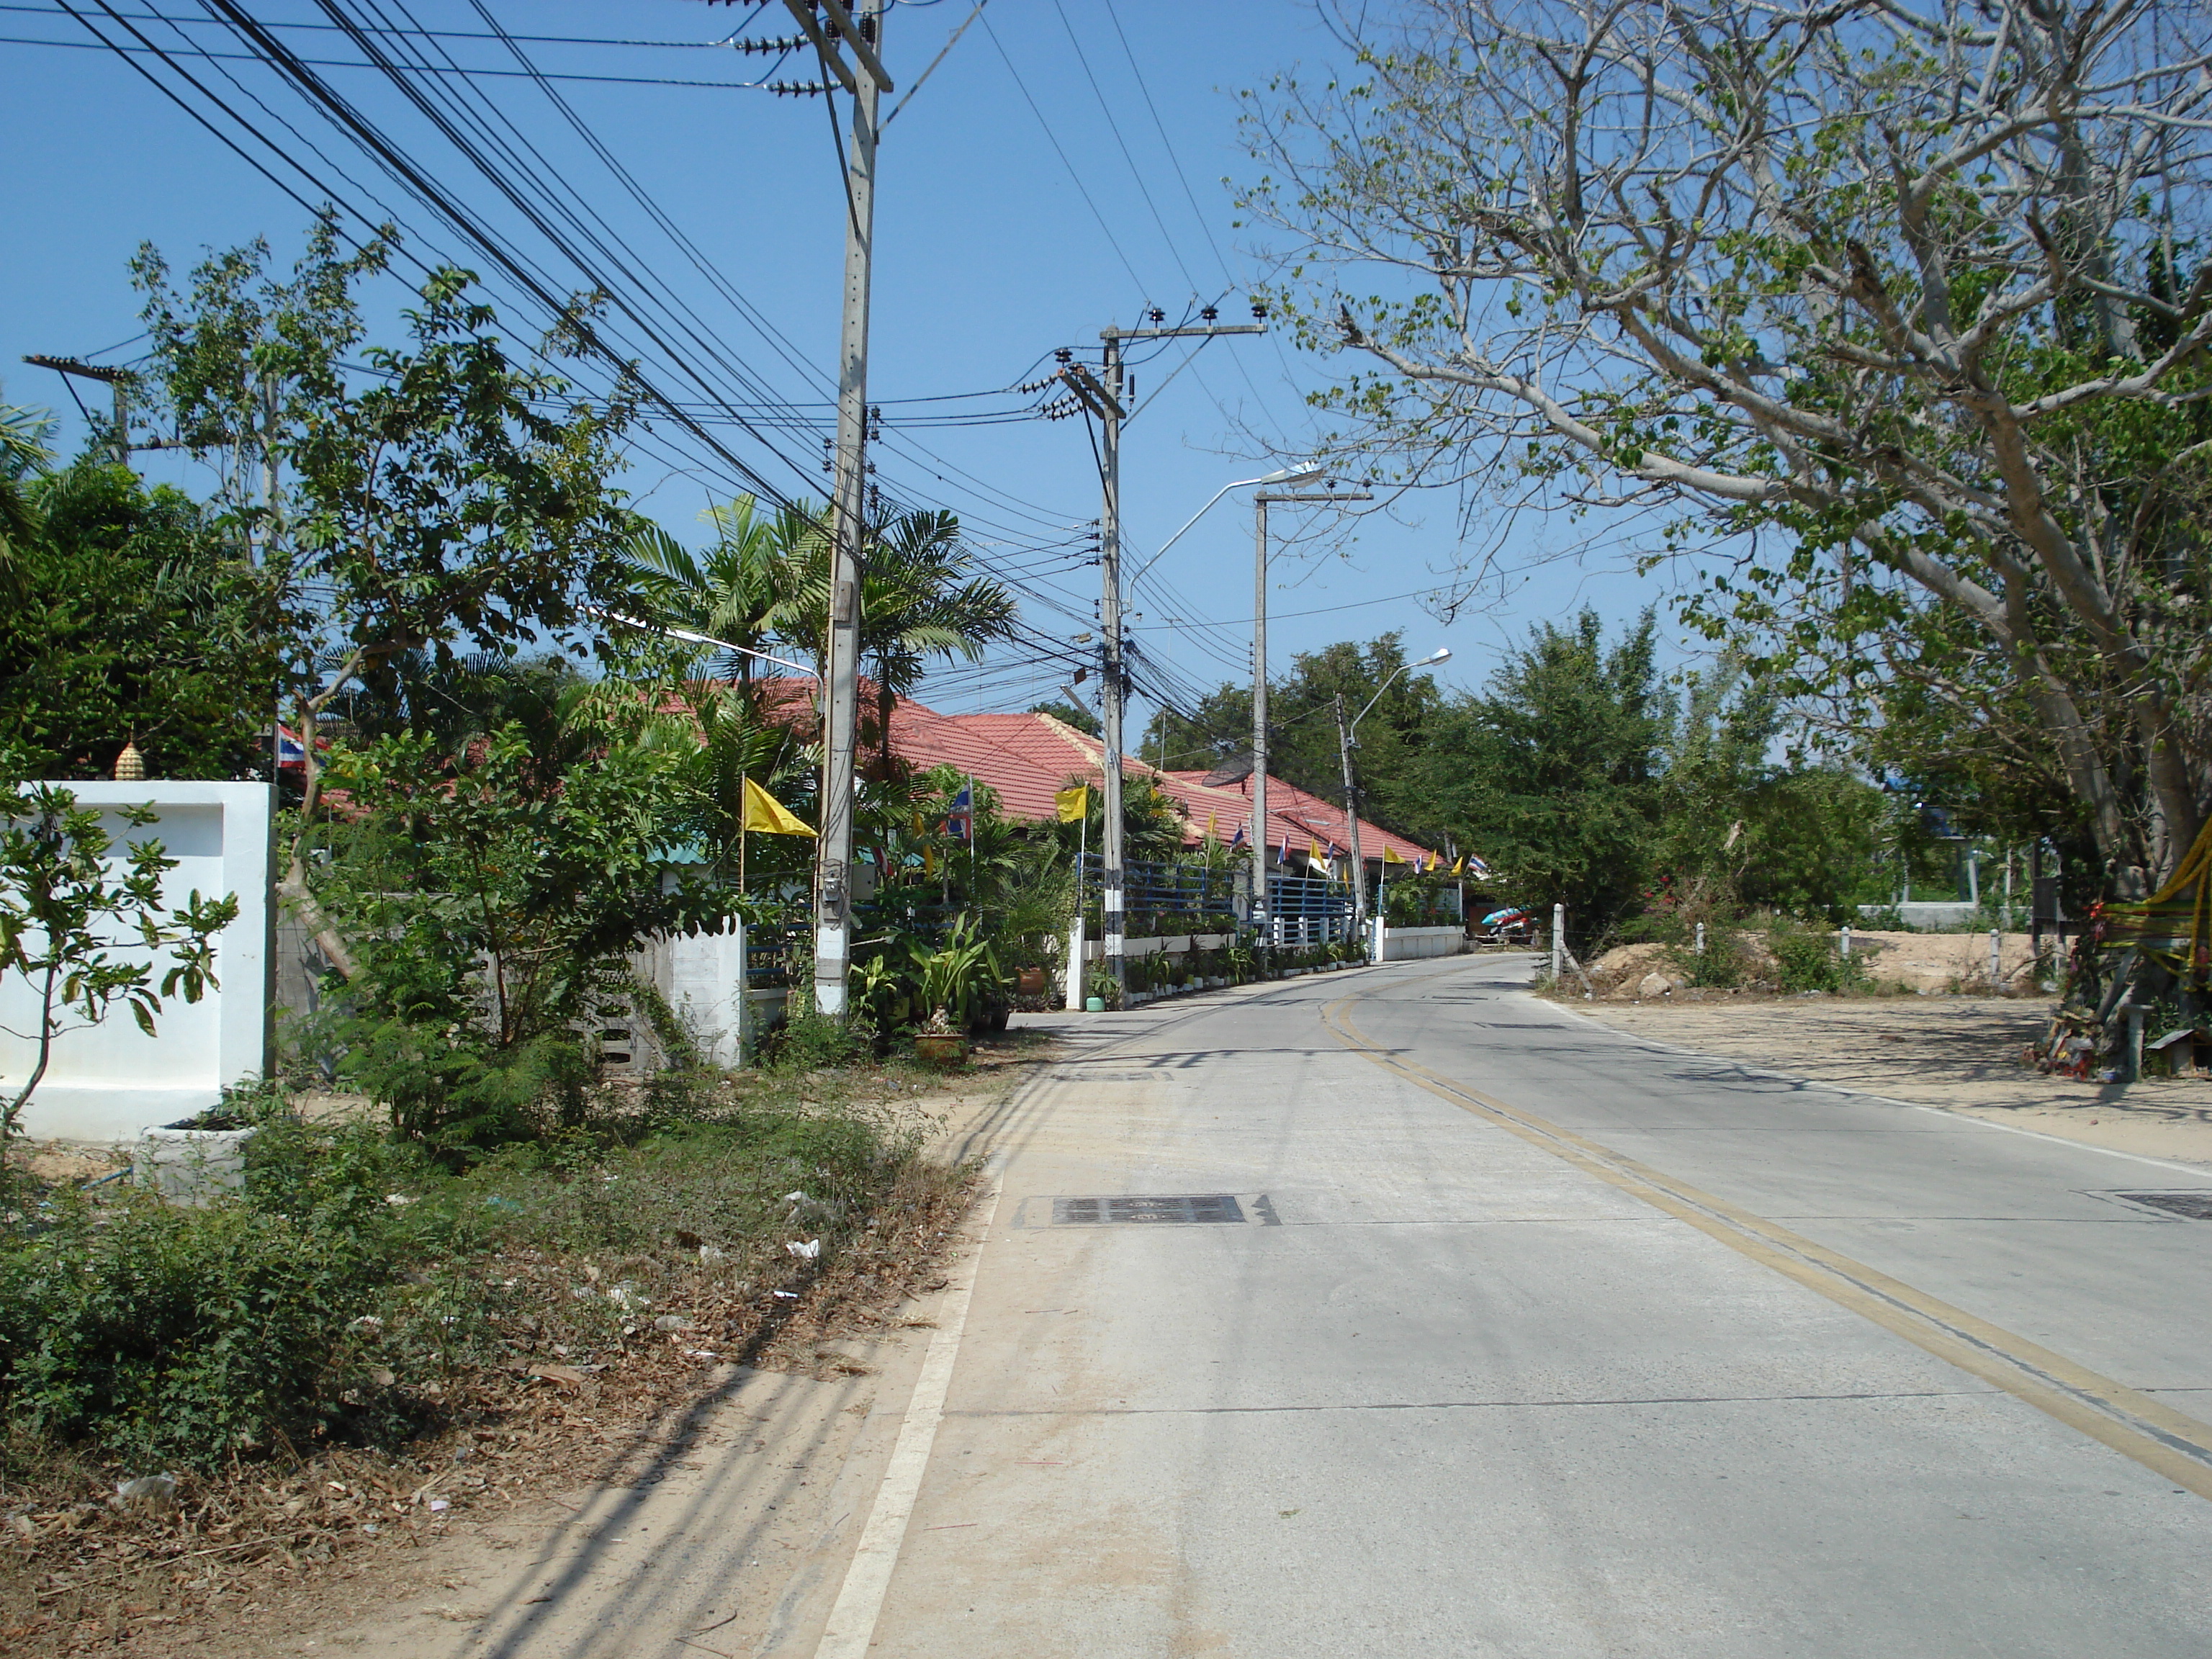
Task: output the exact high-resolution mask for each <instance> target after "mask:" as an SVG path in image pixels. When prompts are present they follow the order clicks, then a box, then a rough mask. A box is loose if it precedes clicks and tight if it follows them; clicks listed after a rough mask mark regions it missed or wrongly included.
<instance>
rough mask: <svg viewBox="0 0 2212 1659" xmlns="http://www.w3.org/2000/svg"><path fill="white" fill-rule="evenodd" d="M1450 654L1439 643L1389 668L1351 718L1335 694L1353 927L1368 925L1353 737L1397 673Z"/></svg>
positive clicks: (1341, 700)
mask: <svg viewBox="0 0 2212 1659" xmlns="http://www.w3.org/2000/svg"><path fill="white" fill-rule="evenodd" d="M1450 655H1451V647H1449V646H1448V645H1442V646H1438V647H1437V648H1436V649H1435V650H1434V651H1432V652H1431V653H1429V654H1428V655H1427V656H1425V657H1424V658H1422V659H1420V660H1419V662H1401V663H1400V664H1399V665H1397V666H1396V667H1395V668H1394V669H1392V670H1391V671H1390V675H1389V678H1387V679H1385V680H1384V681H1383V684H1380V685H1378V686H1376V688H1375V695H1374V696H1371V697H1370V698H1368V700H1367V707H1366V708H1363V709H1361V710H1360V711H1359V712H1358V714H1354V715H1353V716H1352V718H1351V719H1350V720H1346V719H1345V718H1344V693H1342V692H1341V691H1340V692H1338V693H1337V694H1336V745H1337V752H1338V753H1339V754H1340V756H1342V757H1343V759H1344V823H1345V828H1346V831H1347V833H1348V834H1349V836H1350V837H1351V840H1352V926H1353V927H1363V928H1364V927H1366V925H1367V864H1366V860H1364V859H1363V858H1361V857H1360V854H1359V805H1358V796H1357V795H1356V794H1355V793H1354V792H1353V790H1352V734H1353V733H1354V732H1357V731H1358V730H1359V722H1360V721H1362V720H1365V719H1366V718H1367V716H1368V715H1369V714H1371V713H1372V712H1373V711H1374V708H1375V705H1376V703H1378V702H1382V701H1383V693H1384V692H1385V691H1388V690H1389V689H1390V688H1391V687H1392V686H1393V685H1395V684H1397V680H1398V676H1399V675H1401V674H1402V673H1404V672H1405V671H1407V669H1410V668H1428V667H1431V666H1433V665H1436V664H1437V663H1440V662H1443V661H1444V660H1445V659H1447V658H1449V656H1450Z"/></svg>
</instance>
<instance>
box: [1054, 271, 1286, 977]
mask: <svg viewBox="0 0 2212 1659" xmlns="http://www.w3.org/2000/svg"><path fill="white" fill-rule="evenodd" d="M1199 314H1200V318H1201V319H1202V321H1201V324H1200V326H1197V327H1194V328H1168V327H1165V326H1163V324H1164V320H1165V319H1164V314H1163V313H1160V312H1159V311H1158V310H1155V311H1153V312H1152V313H1151V323H1150V325H1148V326H1146V327H1142V328H1103V329H1101V330H1099V331H1098V338H1099V340H1100V341H1101V343H1103V347H1104V350H1103V356H1102V362H1101V364H1100V370H1099V373H1098V374H1096V375H1094V374H1091V370H1090V369H1089V368H1087V367H1086V366H1085V365H1084V364H1082V363H1078V362H1067V363H1064V364H1062V365H1061V368H1060V379H1061V380H1065V381H1066V384H1067V386H1068V389H1069V390H1070V391H1072V392H1074V393H1075V395H1076V397H1077V398H1079V399H1080V400H1081V401H1082V403H1083V404H1084V406H1085V408H1086V409H1088V410H1090V411H1091V413H1092V414H1093V415H1095V416H1097V417H1098V422H1099V426H1100V437H1099V443H1098V471H1099V483H1100V487H1101V489H1102V491H1103V495H1104V498H1105V505H1104V507H1103V508H1102V510H1101V512H1100V514H1099V526H1098V564H1099V574H1100V583H1101V589H1102V592H1101V594H1100V599H1099V605H1098V625H1099V632H1100V634H1101V635H1102V636H1103V639H1104V641H1105V644H1104V652H1103V655H1104V660H1105V669H1106V673H1105V684H1104V685H1103V687H1102V688H1101V690H1100V702H1101V705H1102V707H1101V709H1100V720H1099V724H1100V726H1102V727H1103V732H1102V734H1101V735H1102V742H1103V748H1104V750H1105V753H1104V754H1103V756H1102V757H1101V765H1100V768H1099V770H1100V772H1101V774H1102V780H1101V781H1102V783H1103V788H1101V790H1100V791H1099V794H1100V798H1101V799H1100V805H1102V806H1103V809H1104V811H1105V815H1106V833H1105V835H1104V836H1103V837H1102V838H1101V842H1100V846H1099V849H1098V851H1099V862H1100V865H1101V866H1102V867H1101V869H1100V871H1099V881H1098V921H1099V945H1100V949H1101V951H1102V953H1103V956H1104V957H1105V959H1106V971H1107V972H1108V973H1109V974H1111V975H1113V976H1114V983H1115V985H1116V986H1118V987H1123V988H1125V989H1126V988H1127V985H1128V979H1129V975H1128V963H1127V957H1125V956H1124V954H1123V951H1122V942H1123V934H1122V920H1123V915H1124V910H1123V900H1124V896H1125V894H1126V892H1127V872H1128V861H1127V851H1126V838H1125V836H1124V835H1123V825H1122V822H1121V714H1122V708H1123V706H1124V705H1125V703H1126V702H1127V698H1128V690H1129V684H1128V670H1127V665H1126V661H1125V653H1124V652H1123V649H1122V642H1121V425H1122V422H1125V421H1127V419H1128V418H1129V415H1130V413H1131V412H1132V411H1131V410H1129V409H1128V408H1127V406H1126V405H1127V404H1128V403H1133V401H1134V384H1133V381H1131V380H1129V379H1128V377H1127V376H1126V375H1125V374H1123V372H1122V366H1121V347H1122V343H1123V342H1124V341H1126V340H1182V339H1210V338H1212V337H1213V336H1215V335H1218V334H1265V333H1266V332H1267V323H1266V322H1265V321H1264V320H1260V319H1265V318H1266V316H1267V307H1265V306H1264V305H1263V304H1261V302H1260V301H1257V300H1255V301H1253V302H1252V315H1253V317H1254V318H1255V320H1254V321H1252V322H1249V323H1223V322H1221V321H1219V320H1218V313H1216V312H1215V310H1214V308H1213V307H1212V306H1208V307H1206V309H1205V310H1204V311H1202V312H1201V313H1199Z"/></svg>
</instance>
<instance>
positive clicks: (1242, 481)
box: [1129, 478, 1267, 592]
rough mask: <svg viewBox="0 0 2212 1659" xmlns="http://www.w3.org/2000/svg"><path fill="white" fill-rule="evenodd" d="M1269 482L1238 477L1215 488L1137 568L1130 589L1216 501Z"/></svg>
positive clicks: (1132, 590)
mask: <svg viewBox="0 0 2212 1659" xmlns="http://www.w3.org/2000/svg"><path fill="white" fill-rule="evenodd" d="M1256 483H1267V479H1265V478H1238V479H1237V480H1236V481H1235V482H1233V483H1225V484H1224V485H1222V486H1221V488H1220V489H1217V490H1215V491H1214V492H1213V494H1212V495H1210V496H1208V497H1207V498H1206V505H1205V506H1204V507H1200V508H1199V509H1198V511H1197V512H1195V513H1192V514H1191V515H1190V517H1188V519H1185V520H1183V522H1182V530H1178V531H1176V533H1175V534H1174V535H1172V536H1170V537H1169V538H1167V540H1165V541H1164V542H1162V543H1161V544H1160V545H1159V550H1158V552H1156V553H1154V554H1153V555H1152V557H1151V558H1149V559H1146V561H1145V562H1144V563H1143V564H1141V565H1139V567H1138V568H1137V574H1135V575H1133V576H1132V577H1130V578H1129V587H1130V591H1131V592H1134V591H1135V590H1136V586H1137V584H1138V583H1139V582H1140V581H1142V580H1144V579H1145V573H1146V571H1148V570H1150V569H1151V568H1152V567H1153V566H1154V565H1156V564H1158V562H1160V561H1161V560H1162V559H1164V558H1165V557H1166V556H1167V551H1168V549H1170V548H1171V547H1173V546H1174V545H1175V544H1176V543H1177V542H1179V541H1181V540H1182V537H1183V531H1184V530H1188V529H1189V528H1190V527H1191V526H1193V525H1194V524H1196V523H1197V522H1198V521H1199V520H1200V519H1202V518H1204V517H1205V516H1206V514H1207V513H1210V512H1212V510H1213V504H1214V503H1215V502H1216V501H1219V500H1220V499H1221V498H1222V497H1223V496H1224V495H1227V494H1228V493H1229V492H1230V491H1231V490H1232V489H1243V488H1245V486H1247V485H1248V484H1256Z"/></svg>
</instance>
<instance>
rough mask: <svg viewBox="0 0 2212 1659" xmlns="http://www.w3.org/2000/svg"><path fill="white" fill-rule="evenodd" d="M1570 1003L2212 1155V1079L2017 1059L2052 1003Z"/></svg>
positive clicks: (2153, 1152) (1763, 1057)
mask: <svg viewBox="0 0 2212 1659" xmlns="http://www.w3.org/2000/svg"><path fill="white" fill-rule="evenodd" d="M1983 948H1984V951H1986V950H1987V948H1988V947H1987V944H1986V942H1984V947H1983ZM1563 1006H1567V1007H1571V1008H1573V1009H1575V1010H1576V1011H1577V1012H1580V1013H1583V1014H1585V1015H1588V1016H1589V1017H1590V1018H1595V1019H1598V1020H1601V1021H1602V1022H1603V1023H1604V1024H1607V1025H1610V1026H1613V1027H1614V1028H1615V1029H1617V1030H1623V1031H1628V1032H1632V1033H1633V1034H1635V1035H1636V1036H1640V1037H1645V1038H1649V1039H1650V1041H1652V1042H1663V1043H1668V1044H1672V1045H1673V1046H1674V1047H1676V1048H1687V1049H1690V1050H1692V1051H1693V1052H1695V1053H1698V1054H1711V1055H1713V1056H1715V1057H1716V1058H1718V1059H1723V1060H1743V1061H1746V1062H1747V1063H1749V1064H1751V1065H1754V1066H1763V1067H1766V1068H1769V1069H1771V1070H1774V1071H1778V1072H1784V1073H1788V1074H1789V1075H1790V1076H1791V1077H1796V1078H1803V1079H1807V1080H1808V1081H1810V1082H1816V1083H1830V1084H1834V1085H1838V1086H1839V1087H1842V1088H1846V1089H1856V1090H1860V1091H1863V1092H1865V1093H1868V1094H1874V1095H1882V1096H1885V1097H1888V1098H1889V1099H1892V1100H1903V1101H1909V1102H1911V1103H1913V1104H1915V1105H1920V1106H1937V1107H1941V1108H1942V1109H1944V1110H1945V1111H1950V1112H1963V1113H1965V1114H1966V1115H1968V1116H1970V1117H1982V1118H1988V1119H1990V1120H1991V1121H1995V1122H1999V1123H2009V1124H2012V1125H2014V1126H2015V1127H2019V1128H2022V1129H2033V1130H2034V1131H2035V1132H2036V1133H2039V1134H2047V1135H2057V1136H2058V1137H2059V1138H2061V1139H2066V1140H2079V1141H2083V1142H2086V1143H2087V1144H2088V1145H2090V1146H2105V1147H2109V1148H2111V1149H2112V1150H2113V1151H2115V1152H2135V1153H2138V1154H2140V1155H2142V1156H2144V1157H2148V1158H2172V1159H2176V1160H2179V1161H2181V1162H2185V1163H2192V1164H2207V1165H2212V1081H2208V1080H2206V1079H2199V1078H2151V1079H2145V1080H2143V1081H2142V1082H2140V1083H2136V1084H2131V1085H2126V1086H2124V1087H2123V1086H2120V1085H2109V1084H2098V1083H2087V1082H2082V1083H2076V1082H2072V1081H2069V1080H2068V1079H2063V1078H2054V1077H2045V1076H2043V1075H2042V1074H2040V1073H2038V1072H2036V1071H2034V1070H2033V1068H2032V1067H2029V1066H2024V1065H2022V1064H2021V1058H2020V1055H2021V1046H2022V1045H2023V1044H2025V1043H2027V1042H2032V1041H2033V1040H2034V1039H2035V1038H2037V1037H2039V1036H2041V1035H2042V1033H2043V1031H2044V1029H2045V1025H2046V1024H2047V1022H2048V1021H2049V1019H2050V1018H2051V1007H2052V1004H2051V1002H2050V1001H2049V1000H2031V999H2027V998H2010V997H1938V996H1921V997H1881V998H1869V999H1866V1000H1859V999H1856V998H1854V999H1838V998H1832V997H1790V998H1779V999H1775V1000H1751V999H1748V998H1743V997H1731V998H1728V999H1727V1000H1723V1001H1710V1002H1674V1001H1671V1000H1669V1001H1649V1002H1638V1003H1620V1002H1609V1001H1596V1002H1580V1001H1577V1002H1568V1003H1564V1004H1563Z"/></svg>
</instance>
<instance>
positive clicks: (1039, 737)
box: [755, 678, 1437, 865]
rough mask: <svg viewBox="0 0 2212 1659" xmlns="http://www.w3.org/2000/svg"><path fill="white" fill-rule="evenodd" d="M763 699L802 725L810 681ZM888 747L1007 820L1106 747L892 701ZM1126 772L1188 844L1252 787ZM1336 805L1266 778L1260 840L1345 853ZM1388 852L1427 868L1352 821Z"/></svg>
mask: <svg viewBox="0 0 2212 1659" xmlns="http://www.w3.org/2000/svg"><path fill="white" fill-rule="evenodd" d="M755 684H757V686H758V687H759V688H760V690H761V692H762V695H763V702H764V703H765V705H766V706H767V707H769V708H778V709H788V710H789V711H790V712H791V714H793V716H797V717H800V718H805V719H810V720H811V711H812V702H813V698H814V693H815V685H816V682H815V681H813V680H811V679H796V678H792V679H775V680H766V681H757V682H755ZM860 701H861V710H862V714H863V715H864V716H868V715H871V714H872V711H873V708H874V706H875V696H874V692H873V690H872V688H868V687H863V689H862V693H861V699H860ZM891 749H892V751H893V752H894V753H896V755H897V756H898V757H899V758H900V759H902V760H903V761H905V762H906V763H908V765H909V766H912V767H915V769H927V768H929V767H933V766H950V767H952V768H954V769H957V770H958V771H961V772H965V773H968V774H969V775H973V776H974V777H975V779H976V780H977V781H980V782H983V783H987V784H988V785H989V786H990V787H992V789H993V790H994V791H995V792H996V793H997V794H998V797H999V801H1000V810H1001V811H1004V812H1006V815H1007V816H1008V817H1018V818H1044V817H1051V816H1052V813H1053V796H1054V793H1057V792H1058V791H1059V790H1060V789H1062V788H1064V787H1066V786H1067V784H1068V783H1069V782H1070V781H1072V780H1076V779H1081V780H1084V781H1089V782H1091V783H1094V784H1095V783H1097V781H1098V780H1099V779H1100V777H1101V776H1102V772H1101V768H1102V767H1103V764H1104V763H1105V757H1106V748H1105V745H1104V744H1103V743H1101V742H1100V741H1099V740H1098V739H1097V738H1093V737H1088V736H1085V734H1084V733H1083V732H1079V731H1077V730H1076V729H1075V728H1074V727H1073V726H1069V725H1067V724H1066V722H1065V721H1062V720H1055V719H1054V718H1053V717H1052V716H1051V715H1049V714H939V713H938V712H937V711H936V710H935V709H933V708H927V707H925V706H924V705H922V704H921V703H918V702H913V701H911V700H909V699H908V698H905V697H901V698H899V699H898V700H897V702H896V704H895V705H894V707H893V708H892V711H891ZM1121 769H1122V772H1123V774H1124V775H1127V776H1132V777H1134V776H1144V777H1148V778H1152V779H1155V780H1157V781H1158V785H1159V787H1160V789H1161V790H1162V791H1163V792H1164V793H1166V794H1167V795H1168V796H1169V797H1170V799H1173V800H1174V801H1175V802H1176V804H1177V805H1179V806H1181V807H1182V811H1183V817H1184V830H1183V841H1184V844H1185V845H1186V846H1190V847H1195V846H1197V845H1198V844H1199V843H1200V842H1201V841H1203V840H1205V839H1206V836H1208V835H1209V834H1211V835H1212V836H1213V837H1214V838H1215V839H1217V840H1219V841H1229V840H1231V839H1232V838H1234V836H1236V834H1237V829H1239V828H1240V827H1243V826H1247V825H1249V823H1250V820H1251V817H1252V781H1251V780H1250V779H1249V778H1246V779H1244V780H1243V781H1241V782H1237V783H1230V784H1211V785H1209V784H1207V783H1206V782H1205V781H1204V779H1205V776H1206V774H1205V773H1203V772H1163V771H1161V770H1160V769H1158V768H1157V767H1153V766H1148V765H1146V763H1144V762H1143V761H1141V760H1139V759H1137V758H1136V757H1134V756H1132V755H1124V756H1122V757H1121ZM1346 822H1347V820H1346V817H1345V811H1344V807H1343V805H1342V803H1337V804H1335V805H1331V804H1330V803H1329V802H1328V801H1327V800H1325V799H1322V798H1321V797H1320V796H1318V795H1310V794H1308V793H1306V792H1305V791H1304V790H1303V789H1300V788H1297V787H1295V786H1293V785H1291V784H1287V783H1285V782H1284V781H1282V780H1281V779H1280V778H1277V777H1273V776H1270V777H1269V778H1268V780H1267V844H1268V845H1269V846H1270V847H1280V846H1281V845H1282V844H1283V838H1284V836H1285V835H1287V836H1289V837H1290V846H1291V854H1293V855H1294V856H1296V857H1298V858H1304V857H1305V856H1306V854H1307V851H1308V848H1309V846H1312V847H1318V848H1320V849H1321V851H1322V854H1323V855H1324V856H1327V855H1328V854H1331V853H1332V852H1333V851H1334V852H1338V853H1341V852H1346V851H1349V850H1350V848H1351V844H1352V837H1351V835H1350V833H1349V831H1348V830H1347V829H1346ZM1386 847H1388V848H1389V849H1390V850H1391V851H1392V852H1394V853H1395V854H1397V856H1398V857H1399V858H1401V859H1402V860H1405V862H1406V863H1407V864H1408V865H1411V864H1413V863H1414V862H1415V861H1416V860H1427V861H1429V862H1430V863H1431V864H1433V863H1435V862H1436V860H1437V854H1435V853H1434V852H1432V851H1431V850H1430V849H1429V848H1425V847H1423V846H1421V845H1420V844H1419V842H1412V841H1408V840H1407V839H1406V837H1405V836H1394V835H1392V834H1391V833H1390V832H1389V830H1387V829H1383V828H1382V827H1381V826H1380V825H1379V824H1376V823H1370V822H1369V821H1368V820H1366V819H1365V818H1362V819H1361V820H1360V821H1359V852H1360V856H1361V857H1362V858H1363V859H1364V860H1366V861H1367V862H1369V863H1370V864H1371V863H1375V862H1376V861H1377V860H1380V859H1381V858H1382V856H1383V848H1386Z"/></svg>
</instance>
